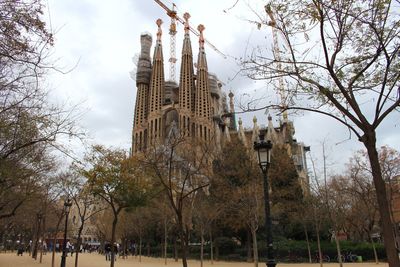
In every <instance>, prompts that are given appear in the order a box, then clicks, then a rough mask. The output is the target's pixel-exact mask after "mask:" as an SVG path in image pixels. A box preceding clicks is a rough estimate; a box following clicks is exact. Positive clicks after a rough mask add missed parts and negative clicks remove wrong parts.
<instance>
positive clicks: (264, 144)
mask: <svg viewBox="0 0 400 267" xmlns="http://www.w3.org/2000/svg"><path fill="white" fill-rule="evenodd" d="M259 137H260V141H259V142H254V150H255V151H256V152H257V156H258V164H259V165H260V168H261V171H262V173H263V175H264V208H265V232H266V235H267V263H266V265H267V266H268V267H275V266H276V262H275V257H274V247H273V241H272V229H271V226H272V221H271V208H270V205H269V186H268V169H269V166H270V163H271V149H272V143H271V140H267V141H265V140H264V137H265V133H264V132H262V133H260V136H259Z"/></svg>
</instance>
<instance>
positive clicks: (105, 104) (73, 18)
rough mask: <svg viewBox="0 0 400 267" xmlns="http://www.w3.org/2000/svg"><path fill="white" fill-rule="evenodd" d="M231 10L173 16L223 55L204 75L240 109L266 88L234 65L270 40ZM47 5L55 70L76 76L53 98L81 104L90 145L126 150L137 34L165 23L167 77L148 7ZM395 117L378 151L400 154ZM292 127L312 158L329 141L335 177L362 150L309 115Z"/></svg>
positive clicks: (91, 2) (192, 7) (213, 5)
mask: <svg viewBox="0 0 400 267" xmlns="http://www.w3.org/2000/svg"><path fill="white" fill-rule="evenodd" d="M164 2H165V3H166V5H167V6H169V7H170V6H171V5H172V4H171V2H170V1H164ZM235 2H236V0H218V1H216V0H202V1H195V0H192V1H188V0H186V1H184V0H176V1H174V3H175V4H176V6H177V11H178V15H180V16H181V17H183V13H184V12H189V13H190V14H191V19H190V23H191V26H192V27H194V28H197V25H198V24H200V23H201V24H204V25H205V27H206V30H205V31H204V35H205V38H206V39H208V40H209V41H210V42H211V43H212V44H213V45H214V46H216V47H217V48H218V49H219V50H220V51H222V52H223V53H225V54H226V55H228V58H227V59H224V58H223V57H222V56H221V55H219V54H218V53H216V52H215V51H213V50H212V49H211V48H210V47H209V46H206V53H207V60H208V67H209V71H210V72H213V73H216V74H217V75H218V77H219V78H220V79H221V81H222V82H224V84H225V86H224V88H225V90H226V92H229V90H232V91H233V93H234V94H235V96H236V99H237V101H238V100H239V99H243V98H246V94H247V95H250V96H251V95H253V94H255V93H258V94H259V93H260V92H261V93H263V92H264V91H266V87H267V84H266V83H265V82H258V83H256V82H254V81H251V80H248V79H246V78H244V77H242V76H241V75H237V72H238V70H239V66H238V65H237V64H236V61H235V58H240V57H243V55H245V54H246V53H247V52H249V51H250V50H251V47H254V46H255V45H256V44H263V45H265V46H266V47H269V48H271V32H270V29H268V28H261V29H260V30H259V29H257V26H256V25H255V24H251V23H248V22H246V21H245V20H243V18H249V19H254V20H256V19H257V18H256V17H255V15H254V14H253V13H252V12H251V10H250V9H249V8H248V6H246V5H245V3H246V2H248V1H239V3H238V4H237V5H236V6H235V7H234V8H231V7H232V6H233V5H234V4H235ZM250 2H251V6H252V8H254V9H255V10H258V11H260V13H261V15H262V16H264V15H263V14H262V10H263V9H264V8H263V7H264V4H265V1H259V0H252V1H250ZM47 3H48V7H49V8H48V11H49V14H50V15H49V20H50V21H51V27H52V30H53V31H54V32H55V49H54V53H53V57H54V58H55V59H57V65H58V66H60V67H62V68H64V69H71V68H73V70H72V71H71V72H70V73H68V74H53V75H52V77H51V79H50V86H51V88H53V90H52V93H53V95H54V96H56V97H57V99H58V100H59V101H60V102H62V101H70V102H73V103H82V107H83V108H84V109H85V110H87V111H86V112H85V115H84V117H83V118H82V121H81V122H80V123H81V124H82V126H83V127H85V128H86V129H87V130H88V131H89V133H90V135H91V137H92V143H99V144H104V145H107V146H114V147H121V148H125V149H129V148H130V145H131V132H132V122H133V111H134V104H135V97H136V85H135V81H134V80H132V79H131V77H130V72H131V71H132V70H133V69H134V64H133V62H132V58H133V57H134V55H135V54H137V53H139V52H140V34H141V33H143V32H150V33H151V34H152V36H153V39H154V38H155V36H156V35H155V34H156V31H157V26H156V24H155V21H156V19H158V18H161V19H162V20H163V21H164V24H163V32H164V34H163V38H162V41H163V50H164V62H165V74H166V77H168V73H169V71H168V70H169V65H168V58H169V35H168V27H169V22H170V19H169V17H168V16H167V15H166V13H165V11H164V10H163V9H162V8H161V7H160V6H159V5H158V4H157V3H156V2H155V1H153V0H117V1H98V0H79V1H67V0H48V1H47ZM230 8H231V9H230ZM224 10H225V11H227V12H224ZM177 30H178V33H177V36H176V40H177V53H176V54H177V58H178V62H177V67H178V68H179V65H180V49H181V43H182V39H183V26H182V25H178V28H177ZM191 40H192V48H193V51H194V53H195V55H197V51H198V42H197V41H198V38H197V37H196V36H194V35H193V34H192V35H191ZM153 44H154V40H153ZM152 51H153V47H152ZM151 54H152V53H151ZM178 76H179V71H178V70H177V77H178ZM264 94H265V93H264ZM269 97H270V98H272V99H273V100H274V101H275V100H276V99H277V96H275V95H274V96H269ZM265 101H267V100H265ZM265 103H267V102H265ZM261 104H263V103H261ZM253 116H254V114H240V115H238V117H242V119H243V123H244V125H245V126H246V127H251V125H252V117H253ZM238 117H237V118H238ZM257 117H258V122H259V124H266V123H267V119H266V116H265V115H264V112H259V113H257ZM399 117H400V116H399V113H396V114H393V115H392V116H390V118H389V119H388V120H387V121H386V122H385V123H384V124H383V125H382V126H381V128H380V129H379V135H378V144H379V145H390V146H391V147H393V148H395V149H397V150H400V140H399V138H398V136H399V135H398V132H399V121H400V120H399ZM275 118H276V117H275ZM290 119H291V120H293V121H294V125H295V128H296V137H297V140H298V141H301V142H304V143H305V144H306V145H310V146H311V151H312V152H311V154H312V155H313V157H315V158H320V154H321V142H322V141H324V140H325V141H326V145H327V151H328V153H329V158H328V160H329V161H330V162H331V163H332V170H335V169H342V168H343V167H342V166H343V164H344V163H345V162H347V160H348V158H349V156H350V155H351V154H352V153H353V152H354V151H355V150H357V149H360V148H362V145H361V143H359V142H358V141H357V140H355V138H354V136H352V139H351V140H348V139H349V132H348V131H347V130H346V128H344V127H343V126H342V125H340V124H338V123H336V122H335V121H333V120H331V119H327V118H324V117H322V116H320V115H316V114H310V113H306V114H297V115H292V116H291V117H290Z"/></svg>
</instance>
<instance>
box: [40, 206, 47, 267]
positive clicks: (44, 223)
mask: <svg viewBox="0 0 400 267" xmlns="http://www.w3.org/2000/svg"><path fill="white" fill-rule="evenodd" d="M43 214H46V205H45V207H44V212H43ZM45 229H46V215H44V216H43V221H42V231H41V239H42V242H41V246H40V256H39V263H42V258H43V241H44V230H45ZM46 249H47V248H46Z"/></svg>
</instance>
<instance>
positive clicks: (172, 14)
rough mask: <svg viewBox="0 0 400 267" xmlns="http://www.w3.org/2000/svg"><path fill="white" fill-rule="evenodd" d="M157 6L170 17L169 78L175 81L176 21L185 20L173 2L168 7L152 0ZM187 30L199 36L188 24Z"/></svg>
mask: <svg viewBox="0 0 400 267" xmlns="http://www.w3.org/2000/svg"><path fill="white" fill-rule="evenodd" d="M154 1H155V2H156V3H157V4H158V5H159V6H161V7H162V8H163V9H164V10H165V11H166V12H167V15H168V16H169V17H170V18H171V24H170V27H169V34H170V37H171V41H170V59H169V63H170V70H169V71H170V72H169V73H170V80H172V81H175V78H176V77H175V70H176V68H175V63H176V21H179V22H180V23H182V24H183V25H185V20H184V19H182V18H181V17H179V16H178V14H177V12H176V10H175V8H176V5H175V4H174V3H172V9H170V8H168V7H167V6H166V5H165V4H164V3H163V2H161V1H160V0H154ZM189 30H190V31H191V32H192V33H194V34H195V35H196V36H197V37H199V36H200V33H199V32H198V31H197V30H196V29H194V28H192V27H191V26H190V25H189ZM204 42H205V43H206V44H207V45H208V46H210V47H211V48H212V49H213V50H214V51H215V52H217V53H218V54H220V55H221V56H223V57H224V58H225V59H226V58H227V57H226V55H225V54H224V53H222V52H221V51H219V50H218V49H217V48H216V47H215V46H214V45H213V44H212V43H210V42H209V41H207V40H206V39H204Z"/></svg>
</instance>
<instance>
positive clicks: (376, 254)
mask: <svg viewBox="0 0 400 267" xmlns="http://www.w3.org/2000/svg"><path fill="white" fill-rule="evenodd" d="M369 240H370V241H371V244H372V249H373V251H374V258H375V263H376V264H379V258H378V253H377V252H376V247H375V242H374V240H373V239H372V236H371V235H369Z"/></svg>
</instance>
